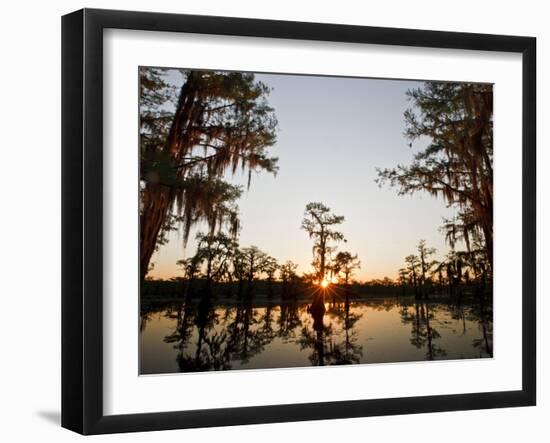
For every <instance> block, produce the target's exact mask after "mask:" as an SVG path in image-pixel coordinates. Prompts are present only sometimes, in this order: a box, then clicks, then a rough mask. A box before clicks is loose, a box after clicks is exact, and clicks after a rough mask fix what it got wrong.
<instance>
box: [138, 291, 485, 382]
mask: <svg viewBox="0 0 550 443" xmlns="http://www.w3.org/2000/svg"><path fill="white" fill-rule="evenodd" d="M486 357H492V312H491V309H490V307H489V306H486V305H484V304H483V303H480V302H477V301H476V302H475V303H470V304H464V303H463V304H460V305H453V304H449V303H438V302H425V301H422V302H420V301H415V300H414V298H413V299H409V298H399V299H393V298H392V299H389V298H380V299H373V298H369V299H368V300H355V299H353V300H352V299H351V297H350V296H349V295H348V294H343V295H342V296H340V297H338V299H334V298H332V299H331V300H329V301H328V302H327V301H325V299H324V297H314V299H313V302H312V303H311V304H306V303H300V302H296V301H288V302H285V303H280V304H275V303H270V302H268V301H266V302H265V303H263V304H261V305H259V304H258V303H257V302H256V303H254V304H253V303H252V301H251V300H248V301H247V300H246V298H245V299H243V300H242V301H240V302H234V303H231V304H228V303H225V304H214V303H213V302H212V301H211V299H210V298H208V297H205V298H203V299H202V300H201V301H200V302H192V301H191V300H187V301H182V302H181V303H173V302H172V303H158V302H157V303H152V302H149V303H144V304H143V305H142V312H141V321H140V358H141V373H142V374H155V373H172V372H196V371H219V370H228V369H252V368H280V367H300V366H311V365H315V366H323V365H342V364H358V363H380V362H402V361H417V360H439V359H463V358H486Z"/></svg>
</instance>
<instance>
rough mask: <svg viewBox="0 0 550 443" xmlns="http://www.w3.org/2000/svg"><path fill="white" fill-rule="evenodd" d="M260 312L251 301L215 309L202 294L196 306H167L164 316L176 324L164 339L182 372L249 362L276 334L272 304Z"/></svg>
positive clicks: (223, 367)
mask: <svg viewBox="0 0 550 443" xmlns="http://www.w3.org/2000/svg"><path fill="white" fill-rule="evenodd" d="M259 311H260V309H257V308H254V307H253V306H252V304H251V303H250V302H243V303H241V304H239V305H238V306H235V307H231V308H226V309H223V308H215V307H214V305H213V304H212V301H211V299H210V298H209V297H202V298H201V300H200V302H199V304H198V305H196V304H193V303H191V302H187V303H185V304H180V305H179V306H178V308H177V310H173V309H172V308H166V309H165V311H164V316H165V317H168V318H173V319H176V327H175V329H174V331H173V332H172V333H171V334H169V335H168V336H166V337H165V338H164V342H165V343H172V344H173V345H174V348H175V349H176V350H177V356H176V360H177V363H178V367H179V369H180V371H181V372H196V371H209V370H214V371H219V370H226V369H231V366H232V365H231V363H232V362H234V361H239V362H240V363H241V364H246V363H248V362H249V361H250V359H251V358H252V357H254V356H255V355H258V354H259V353H261V352H263V351H264V349H265V346H267V345H268V344H269V343H270V342H271V341H272V340H273V339H274V338H275V337H276V336H277V333H276V332H275V331H274V329H273V323H274V320H273V307H272V306H270V307H267V308H266V309H265V312H263V313H260V312H259ZM142 318H143V317H142ZM146 321H147V320H144V322H146ZM293 327H295V326H293Z"/></svg>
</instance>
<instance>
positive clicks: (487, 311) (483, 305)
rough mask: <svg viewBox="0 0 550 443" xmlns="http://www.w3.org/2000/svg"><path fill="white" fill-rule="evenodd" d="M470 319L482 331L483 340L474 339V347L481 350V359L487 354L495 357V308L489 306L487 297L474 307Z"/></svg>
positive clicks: (482, 298)
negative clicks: (483, 353) (483, 354)
mask: <svg viewBox="0 0 550 443" xmlns="http://www.w3.org/2000/svg"><path fill="white" fill-rule="evenodd" d="M469 317H470V318H471V319H472V320H474V321H476V322H477V324H478V327H479V329H480V330H481V338H479V339H474V340H473V343H472V345H473V346H474V348H479V354H480V357H482V352H483V350H485V352H486V353H487V354H488V355H489V357H492V356H493V346H492V343H493V306H492V304H489V305H488V304H487V302H486V300H485V297H481V298H480V299H479V301H478V303H476V304H474V305H473V306H472V309H471V310H470V312H469Z"/></svg>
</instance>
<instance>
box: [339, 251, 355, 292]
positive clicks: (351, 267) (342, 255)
mask: <svg viewBox="0 0 550 443" xmlns="http://www.w3.org/2000/svg"><path fill="white" fill-rule="evenodd" d="M333 267H334V269H335V271H336V274H337V275H338V274H340V273H342V274H343V275H344V284H345V285H346V286H347V285H348V284H349V280H350V278H351V276H352V275H353V271H355V270H356V269H361V261H360V260H359V258H358V257H357V254H355V255H351V253H350V252H347V251H344V252H339V253H338V254H336V258H335V259H334V265H333Z"/></svg>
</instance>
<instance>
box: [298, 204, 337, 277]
mask: <svg viewBox="0 0 550 443" xmlns="http://www.w3.org/2000/svg"><path fill="white" fill-rule="evenodd" d="M343 222H344V217H343V216H341V215H334V214H332V213H331V211H330V208H329V207H327V206H325V205H324V204H323V203H318V202H313V203H308V204H307V205H306V210H305V213H304V219H303V220H302V229H304V230H305V231H306V232H307V233H308V234H309V238H311V239H313V241H314V244H313V256H314V266H315V267H316V270H317V278H318V281H319V282H322V281H323V280H324V279H325V278H326V265H327V263H326V254H327V251H328V248H329V242H330V241H333V242H339V241H342V240H343V241H345V239H344V234H342V233H341V232H339V231H336V230H334V226H336V225H339V224H342V223H343Z"/></svg>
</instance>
